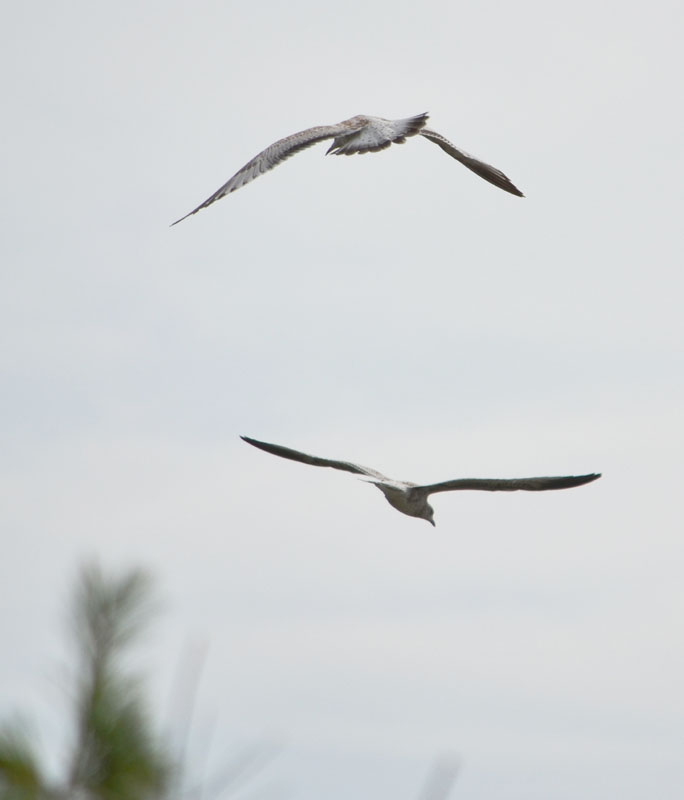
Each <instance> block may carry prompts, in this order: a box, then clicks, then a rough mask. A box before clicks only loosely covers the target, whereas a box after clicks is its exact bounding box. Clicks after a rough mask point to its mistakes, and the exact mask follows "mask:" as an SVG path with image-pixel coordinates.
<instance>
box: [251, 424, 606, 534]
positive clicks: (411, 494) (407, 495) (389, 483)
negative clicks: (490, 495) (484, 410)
mask: <svg viewBox="0 0 684 800" xmlns="http://www.w3.org/2000/svg"><path fill="white" fill-rule="evenodd" d="M240 438H241V439H242V440H243V441H245V442H247V443H248V444H251V445H252V446H253V447H258V448H259V449H260V450H265V451H266V452H267V453H271V454H272V455H275V456H280V457H281V458H288V459H290V460H291V461H299V462H300V463H302V464H309V465H311V466H314V467H332V468H333V469H339V470H343V471H344V472H352V473H354V474H356V475H363V476H364V477H365V478H366V479H367V480H368V483H372V484H373V485H374V486H377V488H378V489H379V490H380V491H381V492H382V493H383V494H384V495H385V499H386V500H387V502H388V503H389V504H390V505H391V506H392V507H393V508H396V509H397V511H400V512H401V513H402V514H406V515H407V516H409V517H418V518H420V519H424V520H427V521H428V522H429V523H430V524H431V525H433V526H434V525H435V521H434V509H433V508H432V506H431V505H430V503H429V502H428V497H429V496H430V495H431V494H435V493H437V492H453V491H458V490H463V489H474V490H479V491H485V492H516V491H527V492H543V491H549V490H553V489H570V488H572V487H574V486H582V484H585V483H590V482H591V481H595V480H596V479H597V478H600V477H601V475H600V473H591V474H588V475H564V476H559V477H548V478H457V479H455V480H451V481H443V482H442V483H430V484H417V483H410V482H409V481H397V480H393V479H392V478H388V477H386V476H385V475H383V474H382V473H380V472H378V471H377V470H374V469H370V468H368V467H362V466H361V465H360V464H353V463H352V462H350V461H337V460H335V459H330V458H320V457H319V456H312V455H309V454H308V453H302V452H301V451H299V450H293V449H292V448H290V447H283V446H282V445H279V444H269V443H268V442H260V441H259V440H258V439H251V438H250V437H248V436H241V437H240Z"/></svg>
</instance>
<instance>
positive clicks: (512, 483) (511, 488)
mask: <svg viewBox="0 0 684 800" xmlns="http://www.w3.org/2000/svg"><path fill="white" fill-rule="evenodd" d="M600 477H601V475H600V473H598V474H597V473H592V474H591V475H566V476H562V477H558V478H511V479H503V478H460V479H457V480H453V481H444V482H443V483H432V484H429V485H427V486H414V487H413V488H412V489H411V493H412V494H415V495H420V496H422V497H427V496H428V495H430V494H434V493H435V492H453V491H456V490H458V489H478V490H481V491H485V492H517V491H520V490H522V491H526V492H544V491H547V490H549V489H570V488H572V487H573V486H582V484H584V483H590V482H591V481H595V480H596V479H597V478H600Z"/></svg>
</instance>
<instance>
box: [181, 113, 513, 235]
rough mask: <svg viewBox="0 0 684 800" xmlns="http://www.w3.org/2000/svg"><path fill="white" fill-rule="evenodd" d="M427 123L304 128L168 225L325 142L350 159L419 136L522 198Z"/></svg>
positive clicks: (421, 118) (359, 120)
mask: <svg viewBox="0 0 684 800" xmlns="http://www.w3.org/2000/svg"><path fill="white" fill-rule="evenodd" d="M427 120H428V115H427V114H419V115H418V116H417V117H408V118H407V119H382V117H369V116H366V115H363V114H359V115H358V116H356V117H351V119H345V120H344V121H343V122H338V123H337V124H336V125H317V126H316V127H314V128H307V129H306V130H305V131H300V132H299V133H293V134H292V135H290V136H286V137H285V138H284V139H279V140H278V141H277V142H275V143H274V144H272V145H270V146H269V147H267V148H266V149H265V150H262V152H261V153H259V155H257V156H255V157H254V158H253V159H252V160H251V161H248V162H247V163H246V164H245V166H244V167H242V168H241V169H239V170H238V171H237V172H236V173H235V175H233V177H232V178H230V179H229V180H228V181H226V183H224V184H223V186H222V187H221V188H220V189H218V190H217V191H215V192H214V194H212V196H211V197H208V198H207V199H206V200H205V201H204V202H203V203H200V205H198V206H197V208H195V209H193V210H192V211H190V212H189V213H188V214H186V215H185V216H184V217H181V218H180V219H177V220H176V221H175V222H174V223H172V225H177V224H178V223H179V222H181V221H182V220H184V219H186V218H187V217H190V216H192V215H193V214H196V213H197V212H198V211H201V209H203V208H206V207H207V206H210V205H211V204H212V203H215V202H216V201H217V200H220V199H221V198H222V197H225V196H226V195H227V194H230V192H234V191H235V190H236V189H240V188H241V187H242V186H244V185H245V184H247V183H249V182H250V181H253V180H254V179H255V178H258V177H259V175H263V173H264V172H268V170H269V169H273V167H275V166H277V165H278V164H280V163H281V162H282V161H285V159H286V158H289V157H290V156H293V155H294V154H295V153H298V152H299V151H300V150H305V149H306V148H307V147H311V146H312V145H314V144H317V143H318V142H323V141H325V140H326V139H332V140H333V143H332V144H331V145H330V147H329V148H328V151H327V153H326V155H327V154H328V153H332V154H333V155H336V156H340V155H345V156H351V155H354V153H374V152H376V151H378V150H384V149H385V148H386V147H389V146H390V145H391V144H401V143H403V142H405V141H406V139H407V138H409V137H410V136H415V135H416V134H420V135H421V136H424V137H425V138H426V139H429V140H430V141H431V142H434V143H435V144H436V145H439V147H441V148H442V150H444V152H445V153H448V154H449V155H450V156H451V157H452V158H455V159H456V160H457V161H460V162H461V164H463V165H464V166H466V167H468V169H470V170H472V171H473V172H474V173H475V174H476V175H479V176H480V177H481V178H484V179H485V180H486V181H489V183H493V184H494V186H498V187H499V189H503V190H504V191H505V192H510V193H511V194H514V195H517V196H518V197H523V196H524V195H523V193H522V192H521V191H520V189H518V188H517V187H516V186H514V185H513V183H512V182H511V181H510V180H509V178H507V177H506V176H505V175H504V174H503V172H501V170H498V169H496V167H492V166H490V165H489V164H485V162H484V161H478V159H476V158H473V156H471V155H468V153H466V152H464V151H463V150H459V148H458V147H456V145H454V144H452V143H451V142H450V141H449V140H448V139H446V138H445V137H444V136H442V135H441V134H440V133H437V131H433V130H432V129H431V128H426V127H425V125H426V123H427Z"/></svg>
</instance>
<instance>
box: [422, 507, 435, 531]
mask: <svg viewBox="0 0 684 800" xmlns="http://www.w3.org/2000/svg"><path fill="white" fill-rule="evenodd" d="M422 512H423V513H422V514H421V515H420V516H421V519H426V520H427V521H428V522H429V523H430V525H432V527H433V528H436V527H437V524H436V522H435V520H434V516H435V510H434V508H433V507H432V506H431V505H430V504H429V503H426V504H425V508H424V509H422Z"/></svg>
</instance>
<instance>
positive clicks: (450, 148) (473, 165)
mask: <svg viewBox="0 0 684 800" xmlns="http://www.w3.org/2000/svg"><path fill="white" fill-rule="evenodd" d="M420 135H421V136H424V137H425V138H426V139H429V140H430V141H431V142H434V143H435V144H436V145H439V146H440V147H441V148H442V150H444V152H445V153H448V154H449V155H450V156H451V157H452V158H455V159H456V160H457V161H460V162H461V164H463V165H464V166H465V167H468V169H470V170H472V171H473V172H474V173H475V174H476V175H479V176H480V177H481V178H484V179H485V180H486V181H489V183H492V184H494V186H498V187H499V189H503V190H504V192H510V193H511V194H514V195H517V196H518V197H524V196H525V195H524V194H523V193H522V192H521V191H520V189H518V187H517V186H514V185H513V182H512V181H511V180H510V178H508V177H507V176H506V175H504V174H503V172H501V170H499V169H497V168H496V167H492V166H491V164H485V162H484V161H478V159H477V158H473V157H472V156H471V155H468V153H466V152H464V151H463V150H459V149H458V147H456V145H454V144H452V143H451V142H450V141H449V140H448V139H446V138H445V137H444V136H442V134H441V133H437V131H433V130H432V129H431V128H423V129H422V130H421V131H420Z"/></svg>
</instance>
